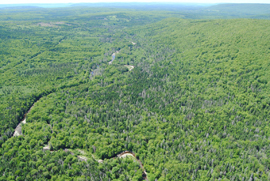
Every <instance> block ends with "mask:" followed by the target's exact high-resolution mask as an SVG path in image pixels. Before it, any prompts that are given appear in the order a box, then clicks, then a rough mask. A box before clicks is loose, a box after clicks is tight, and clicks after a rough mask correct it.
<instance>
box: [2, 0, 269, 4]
mask: <svg viewBox="0 0 270 181" xmlns="http://www.w3.org/2000/svg"><path fill="white" fill-rule="evenodd" d="M2 1H3V0H0V5H27V4H82V3H87V4H107V3H108V4H109V3H122V4H128V3H141V4H144V3H160V4H270V2H269V0H258V1H256V0H202V1H200V0H197V1H196V0H194V1H193V0H192V1H186V0H169V1H166V2H165V1H164V0H148V1H143V0H136V1H134V0H116V1H114V0H103V2H100V1H97V0H94V1H93V0H81V1H80V2H77V1H76V0H55V1H54V0H40V1H38V2H33V0H10V1H8V2H7V1H4V2H2Z"/></svg>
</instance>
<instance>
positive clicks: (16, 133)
mask: <svg viewBox="0 0 270 181" xmlns="http://www.w3.org/2000/svg"><path fill="white" fill-rule="evenodd" d="M115 54H116V53H113V54H112V60H111V61H110V62H109V64H111V63H112V62H113V61H114V59H115ZM132 68H134V66H131V69H132ZM38 100H39V99H38ZM38 100H37V101H38ZM37 101H36V102H37ZM36 102H35V103H36ZM35 103H34V104H35ZM34 104H33V105H32V106H31V108H30V109H29V110H28V111H27V112H26V113H25V114H24V118H23V120H22V121H21V122H20V123H19V124H18V125H17V127H16V128H15V131H14V133H13V136H21V135H23V134H22V124H26V116H27V114H28V113H29V111H30V110H31V109H32V108H33V106H34ZM43 150H49V147H48V146H45V147H44V148H43ZM64 150H65V151H68V152H70V153H71V154H74V153H72V152H71V151H70V150H68V149H64ZM127 156H131V157H133V158H135V159H136V161H137V162H138V163H139V165H140V168H141V169H142V170H143V178H144V179H145V180H147V181H148V178H147V173H146V171H145V169H144V167H143V164H142V162H141V160H139V159H138V158H137V157H136V156H135V154H134V153H133V152H132V151H123V152H121V153H119V154H117V156H116V157H112V158H110V159H114V158H117V157H118V158H125V157H127ZM93 158H94V157H93ZM78 159H80V160H82V161H87V159H88V158H86V157H84V156H78ZM94 160H96V161H97V162H99V163H103V160H97V159H95V158H94Z"/></svg>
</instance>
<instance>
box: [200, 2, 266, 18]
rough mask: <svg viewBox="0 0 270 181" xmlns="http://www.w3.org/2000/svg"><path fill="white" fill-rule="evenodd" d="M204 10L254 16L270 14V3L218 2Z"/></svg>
mask: <svg viewBox="0 0 270 181" xmlns="http://www.w3.org/2000/svg"><path fill="white" fill-rule="evenodd" d="M204 10H206V11H210V12H211V11H212V12H215V13H219V14H229V15H231V16H233V15H234V16H254V15H263V14H269V12H270V4H248V3H245V4H218V5H214V6H210V7H207V8H205V9H204Z"/></svg>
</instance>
